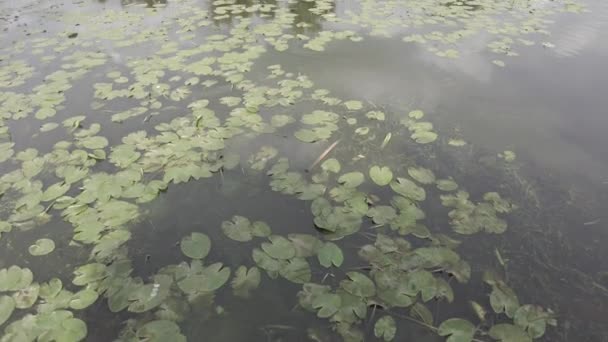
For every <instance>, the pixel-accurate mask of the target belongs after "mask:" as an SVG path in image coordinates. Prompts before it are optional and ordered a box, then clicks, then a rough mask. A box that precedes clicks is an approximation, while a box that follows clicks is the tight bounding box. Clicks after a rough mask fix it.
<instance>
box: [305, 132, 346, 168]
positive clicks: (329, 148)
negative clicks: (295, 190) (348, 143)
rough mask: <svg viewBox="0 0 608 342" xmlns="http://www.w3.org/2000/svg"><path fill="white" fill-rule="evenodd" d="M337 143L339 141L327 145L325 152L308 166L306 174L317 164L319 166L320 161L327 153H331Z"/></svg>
mask: <svg viewBox="0 0 608 342" xmlns="http://www.w3.org/2000/svg"><path fill="white" fill-rule="evenodd" d="M339 142H340V139H338V140H336V141H335V142H334V143H333V144H331V145H329V147H328V148H326V149H325V151H323V153H321V155H320V156H319V157H318V158H317V159H315V161H314V163H312V165H310V167H309V168H308V169H306V172H309V171H311V170H312V169H313V168H314V167H315V166H316V165H317V164H319V162H321V160H323V159H324V158H325V157H327V155H328V154H329V152H331V151H332V150H333V149H334V148H335V147H336V145H338V143H339Z"/></svg>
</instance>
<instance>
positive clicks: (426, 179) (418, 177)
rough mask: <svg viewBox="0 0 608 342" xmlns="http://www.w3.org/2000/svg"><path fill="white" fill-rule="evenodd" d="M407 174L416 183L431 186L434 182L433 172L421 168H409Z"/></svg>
mask: <svg viewBox="0 0 608 342" xmlns="http://www.w3.org/2000/svg"><path fill="white" fill-rule="evenodd" d="M407 173H408V174H409V175H410V177H412V178H414V180H415V181H417V182H418V183H422V184H431V183H434V182H435V175H434V174H433V171H431V170H429V169H425V168H423V167H410V168H408V169H407Z"/></svg>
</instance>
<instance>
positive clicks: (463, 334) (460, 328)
mask: <svg viewBox="0 0 608 342" xmlns="http://www.w3.org/2000/svg"><path fill="white" fill-rule="evenodd" d="M437 333H438V334H439V336H449V337H448V339H447V340H446V342H471V341H472V340H473V336H474V335H475V326H474V325H473V324H472V323H471V322H469V321H467V320H464V319H462V318H450V319H448V320H446V321H443V323H441V325H440V326H439V329H438V330H437Z"/></svg>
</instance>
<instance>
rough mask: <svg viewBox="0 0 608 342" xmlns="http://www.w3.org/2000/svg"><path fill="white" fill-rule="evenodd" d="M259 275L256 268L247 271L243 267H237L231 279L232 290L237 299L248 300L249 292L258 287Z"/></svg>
mask: <svg viewBox="0 0 608 342" xmlns="http://www.w3.org/2000/svg"><path fill="white" fill-rule="evenodd" d="M260 280H261V274H260V270H259V269H258V268H257V267H252V268H250V269H249V270H247V267H245V266H239V268H238V269H237V270H236V272H235V273H234V278H233V279H232V289H233V291H234V294H235V295H236V296H238V297H243V298H248V297H249V295H250V292H251V290H253V289H255V288H257V287H258V286H259V285H260Z"/></svg>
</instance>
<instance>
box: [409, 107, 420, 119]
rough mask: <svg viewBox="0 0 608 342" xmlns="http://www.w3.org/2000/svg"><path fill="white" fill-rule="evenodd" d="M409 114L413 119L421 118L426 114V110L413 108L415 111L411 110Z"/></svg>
mask: <svg viewBox="0 0 608 342" xmlns="http://www.w3.org/2000/svg"><path fill="white" fill-rule="evenodd" d="M408 116H409V117H410V118H411V119H414V120H420V119H422V117H423V116H424V112H423V111H421V110H420V109H416V110H413V111H411V112H409V114H408Z"/></svg>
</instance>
